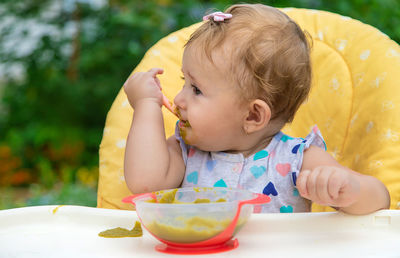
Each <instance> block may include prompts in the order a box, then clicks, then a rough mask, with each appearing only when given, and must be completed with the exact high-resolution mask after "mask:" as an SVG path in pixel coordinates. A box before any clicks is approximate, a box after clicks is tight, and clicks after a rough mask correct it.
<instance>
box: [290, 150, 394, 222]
mask: <svg viewBox="0 0 400 258" xmlns="http://www.w3.org/2000/svg"><path fill="white" fill-rule="evenodd" d="M296 185H297V188H298V190H299V193H300V195H301V196H303V197H304V198H307V199H309V200H311V201H313V202H315V203H318V204H320V205H325V206H332V207H335V208H337V209H339V210H341V211H343V212H346V213H350V214H367V213H371V212H374V211H377V210H380V209H388V208H389V206H390V196H389V192H388V190H387V188H386V187H385V185H384V184H383V183H382V182H381V181H379V180H378V179H377V178H375V177H372V176H367V175H362V174H360V173H357V172H355V171H353V170H351V169H349V168H347V167H344V166H342V165H340V164H339V163H338V162H337V161H336V160H335V159H334V158H333V157H332V156H331V155H329V154H328V153H327V152H325V151H324V150H322V149H321V148H318V147H315V146H310V148H308V149H307V150H305V152H304V158H303V166H302V169H301V172H300V174H299V176H298V178H297V183H296Z"/></svg>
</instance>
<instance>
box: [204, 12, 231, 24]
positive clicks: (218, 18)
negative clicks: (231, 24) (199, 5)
mask: <svg viewBox="0 0 400 258" xmlns="http://www.w3.org/2000/svg"><path fill="white" fill-rule="evenodd" d="M210 18H213V19H214V21H216V22H220V21H225V19H226V20H228V19H230V18H232V14H230V13H223V12H215V13H211V14H208V15H206V16H203V21H207V20H209V19H210Z"/></svg>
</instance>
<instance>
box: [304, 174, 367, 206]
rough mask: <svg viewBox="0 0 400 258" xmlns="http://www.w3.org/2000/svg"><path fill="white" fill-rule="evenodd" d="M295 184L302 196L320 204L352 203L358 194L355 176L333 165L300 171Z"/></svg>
mask: <svg viewBox="0 0 400 258" xmlns="http://www.w3.org/2000/svg"><path fill="white" fill-rule="evenodd" d="M296 186H297V189H298V190H299V193H300V195H301V196H302V197H304V198H307V199H309V200H311V201H313V202H315V203H317V204H320V205H324V206H332V207H338V208H339V207H347V206H349V205H351V204H353V203H354V202H355V201H357V200H358V197H359V194H360V182H359V180H358V179H357V176H356V175H354V174H352V173H350V172H349V171H347V170H345V169H342V168H339V167H334V166H321V167H317V168H315V169H313V170H303V171H301V172H300V174H299V176H298V178H297V182H296Z"/></svg>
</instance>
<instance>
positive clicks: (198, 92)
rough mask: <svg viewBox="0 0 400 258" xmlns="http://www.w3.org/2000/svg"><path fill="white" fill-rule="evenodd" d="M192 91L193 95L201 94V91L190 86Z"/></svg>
mask: <svg viewBox="0 0 400 258" xmlns="http://www.w3.org/2000/svg"><path fill="white" fill-rule="evenodd" d="M192 89H193V93H194V94H195V95H200V94H202V93H201V90H199V88H197V87H196V86H195V85H193V84H192Z"/></svg>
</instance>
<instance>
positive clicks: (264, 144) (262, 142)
mask: <svg viewBox="0 0 400 258" xmlns="http://www.w3.org/2000/svg"><path fill="white" fill-rule="evenodd" d="M273 137H274V136H273V135H272V136H267V137H265V138H263V139H261V140H260V141H258V142H257V144H255V145H253V146H251V147H250V148H249V149H247V150H244V151H242V154H243V156H244V157H248V156H250V155H252V154H254V153H256V152H259V151H261V150H263V149H265V148H266V147H267V146H268V144H269V143H270V142H271V140H272V138H273Z"/></svg>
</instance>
